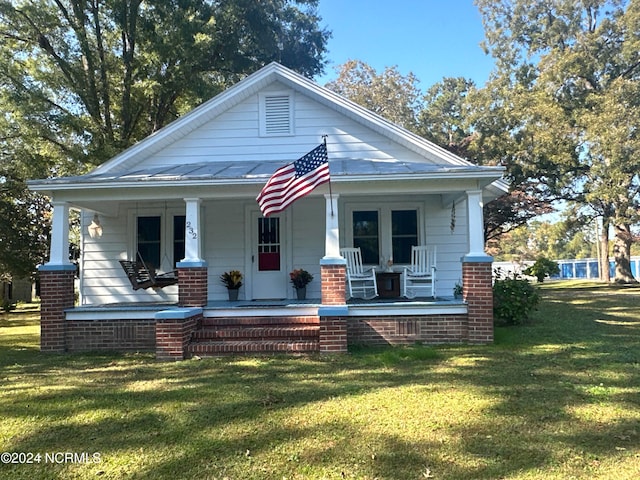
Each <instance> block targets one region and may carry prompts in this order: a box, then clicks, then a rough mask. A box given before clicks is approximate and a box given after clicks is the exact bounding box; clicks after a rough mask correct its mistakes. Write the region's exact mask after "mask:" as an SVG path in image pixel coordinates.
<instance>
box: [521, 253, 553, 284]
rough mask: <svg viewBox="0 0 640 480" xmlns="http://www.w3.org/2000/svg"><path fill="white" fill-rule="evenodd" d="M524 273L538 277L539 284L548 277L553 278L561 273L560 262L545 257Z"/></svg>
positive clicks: (540, 258)
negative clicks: (552, 276)
mask: <svg viewBox="0 0 640 480" xmlns="http://www.w3.org/2000/svg"><path fill="white" fill-rule="evenodd" d="M522 273H524V274H525V275H530V276H532V277H536V279H537V280H538V282H540V283H542V282H544V279H545V277H546V276H547V275H549V276H551V275H557V274H558V273H560V267H559V266H558V262H554V261H553V260H549V259H548V258H545V257H539V258H538V259H537V260H536V262H535V263H534V264H533V265H531V266H530V267H528V268H526V269H525V270H524V271H523V272H522Z"/></svg>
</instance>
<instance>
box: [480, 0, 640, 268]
mask: <svg viewBox="0 0 640 480" xmlns="http://www.w3.org/2000/svg"><path fill="white" fill-rule="evenodd" d="M476 3H477V5H478V6H479V8H480V11H481V13H482V15H483V21H484V24H485V32H486V45H485V46H486V48H487V50H488V51H489V52H490V53H491V54H492V55H493V56H494V57H495V58H496V62H497V65H498V69H497V71H496V73H495V75H494V77H493V79H492V81H491V82H490V84H489V86H488V87H487V89H486V97H487V101H486V102H485V104H486V105H487V109H488V111H490V112H491V113H492V115H485V116H484V119H485V122H486V123H485V124H484V125H482V124H481V126H480V131H481V133H482V134H483V142H484V143H485V146H486V147H485V148H496V147H497V150H498V151H502V152H503V156H504V159H503V161H504V163H505V164H507V165H509V172H510V173H511V174H513V175H520V176H522V177H523V178H529V179H531V183H530V185H531V188H532V189H533V190H532V191H537V192H538V193H539V195H541V196H543V197H545V198H549V199H553V198H563V199H566V200H569V201H574V202H578V203H579V204H582V205H587V206H589V208H591V209H593V211H594V212H596V213H597V214H599V215H601V216H602V217H603V219H604V222H605V228H604V229H603V230H604V232H608V227H609V225H613V226H615V230H616V245H617V246H616V249H615V250H614V253H615V255H616V264H617V271H616V276H617V278H619V279H621V280H624V281H632V280H633V276H632V275H631V272H630V268H629V252H630V245H631V241H632V236H631V234H630V225H631V224H633V223H635V222H637V221H638V207H639V203H638V201H639V198H638V187H639V184H640V182H639V179H638V176H637V172H638V171H639V170H640V155H638V153H640V144H639V143H638V137H637V133H636V131H637V118H638V117H637V113H638V102H640V99H639V97H638V95H637V94H638V82H639V81H640V38H639V37H638V35H637V32H638V31H639V29H640V4H639V3H638V2H636V1H624V0H591V1H588V2H583V1H578V0H543V1H539V2H529V1H526V0H515V1H511V0H498V1H495V0H476ZM496 122H499V123H501V124H502V126H503V130H502V132H503V133H500V132H499V130H496V129H495V128H494V127H493V125H492V123H496ZM602 242H603V245H605V246H606V245H607V243H608V241H607V238H604V239H602ZM603 270H605V271H608V269H603Z"/></svg>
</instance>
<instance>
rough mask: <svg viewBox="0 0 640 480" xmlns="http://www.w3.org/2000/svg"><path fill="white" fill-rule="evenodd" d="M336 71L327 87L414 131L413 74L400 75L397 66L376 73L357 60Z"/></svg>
mask: <svg viewBox="0 0 640 480" xmlns="http://www.w3.org/2000/svg"><path fill="white" fill-rule="evenodd" d="M336 70H337V71H338V78H336V79H335V80H334V81H332V82H329V83H327V85H326V87H327V88H329V89H330V90H333V91H334V92H336V93H338V94H340V95H342V96H343V97H346V98H348V99H349V100H351V101H353V102H355V103H357V104H359V105H361V106H363V107H365V108H366V109H368V110H371V111H372V112H375V113H377V114H379V115H381V116H383V117H384V118H386V119H387V120H389V121H390V122H393V123H396V124H398V125H400V126H402V127H404V128H406V129H408V130H412V131H415V129H416V123H417V120H416V116H417V112H418V109H419V106H420V105H419V98H420V90H419V88H418V86H417V83H418V79H417V78H416V77H415V75H414V74H413V73H411V72H410V73H409V74H407V75H406V76H403V75H402V74H400V72H399V71H398V67H386V68H385V70H384V72H383V73H381V74H378V73H377V72H376V71H375V69H374V68H372V67H371V66H369V65H367V64H366V63H364V62H362V61H360V60H349V61H347V62H346V63H344V64H343V65H341V66H340V67H338V68H337V69H336Z"/></svg>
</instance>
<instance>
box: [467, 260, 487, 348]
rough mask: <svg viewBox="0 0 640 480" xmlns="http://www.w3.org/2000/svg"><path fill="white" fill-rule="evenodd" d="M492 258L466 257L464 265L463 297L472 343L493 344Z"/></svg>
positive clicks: (469, 337) (469, 336) (469, 338)
mask: <svg viewBox="0 0 640 480" xmlns="http://www.w3.org/2000/svg"><path fill="white" fill-rule="evenodd" d="M492 260H493V259H492V258H491V257H489V256H486V257H477V258H468V257H465V258H464V259H463V263H462V284H463V292H462V295H463V297H464V299H465V301H466V302H467V305H468V312H469V333H468V340H469V342H470V343H491V342H493V287H492V276H491V268H492Z"/></svg>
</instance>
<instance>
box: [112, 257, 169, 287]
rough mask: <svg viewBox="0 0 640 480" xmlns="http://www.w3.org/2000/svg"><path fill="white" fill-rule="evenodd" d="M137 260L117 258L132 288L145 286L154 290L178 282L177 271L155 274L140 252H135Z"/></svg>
mask: <svg viewBox="0 0 640 480" xmlns="http://www.w3.org/2000/svg"><path fill="white" fill-rule="evenodd" d="M137 258H138V260H136V261H133V260H119V262H120V265H122V269H123V270H124V272H125V273H126V274H127V278H128V279H129V282H131V286H132V287H133V289H134V290H140V289H141V288H142V289H144V290H146V289H147V288H153V289H154V290H156V289H159V288H164V287H168V286H169V285H175V284H177V283H178V272H177V270H173V271H171V272H167V273H161V274H156V272H155V269H154V268H149V267H147V264H146V263H145V261H144V259H143V258H142V255H140V252H137Z"/></svg>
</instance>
